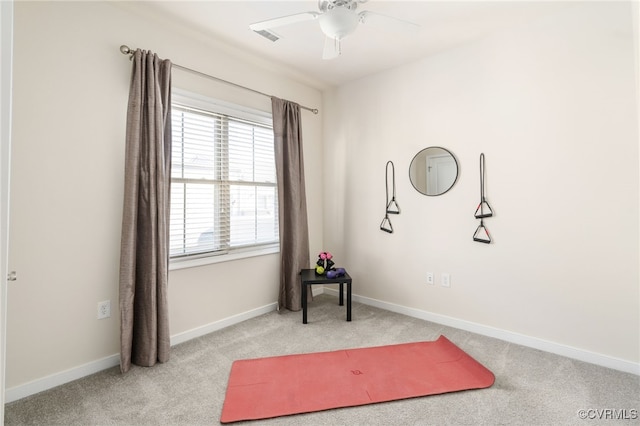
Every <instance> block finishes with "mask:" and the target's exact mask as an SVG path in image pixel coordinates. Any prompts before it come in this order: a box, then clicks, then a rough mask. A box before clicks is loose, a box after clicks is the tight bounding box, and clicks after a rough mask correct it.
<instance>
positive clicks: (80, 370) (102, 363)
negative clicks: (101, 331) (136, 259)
mask: <svg viewBox="0 0 640 426" xmlns="http://www.w3.org/2000/svg"><path fill="white" fill-rule="evenodd" d="M314 294H316V292H314ZM277 306H278V304H277V303H270V304H268V305H265V306H262V307H260V308H256V309H252V310H250V311H247V312H243V313H241V314H238V315H234V316H232V317H229V318H225V319H222V320H220V321H216V322H213V323H211V324H207V325H205V326H203V327H198V328H195V329H193V330H189V331H186V332H183V333H179V334H176V335H174V336H171V346H175V345H177V344H180V343H183V342H186V341H187V340H191V339H195V338H196V337H200V336H204V335H205V334H208V333H212V332H214V331H216V330H220V329H222V328H225V327H229V326H230V325H233V324H238V323H240V322H242V321H246V320H248V319H251V318H254V317H257V316H260V315H262V314H266V313H267V312H271V311H275V310H276V309H277ZM119 364H120V354H114V355H111V356H108V357H106V358H102V359H99V360H96V361H92V362H89V363H87V364H84V365H81V366H78V367H74V368H71V369H69V370H66V371H62V372H60V373H55V374H52V375H50V376H46V377H43V378H41V379H37V380H34V381H32V382H29V383H25V384H23V385H19V386H16V387H13V388H10V389H6V391H5V402H6V403H9V402H13V401H17V400H19V399H22V398H25V397H27V396H30V395H34V394H36V393H39V392H42V391H45V390H47V389H51V388H54V387H56V386H60V385H63V384H65V383H69V382H72V381H74V380H78V379H81V378H83V377H85V376H90V375H91V374H95V373H98V372H100V371H102V370H106V369H109V368H112V367H115V366H117V365H119Z"/></svg>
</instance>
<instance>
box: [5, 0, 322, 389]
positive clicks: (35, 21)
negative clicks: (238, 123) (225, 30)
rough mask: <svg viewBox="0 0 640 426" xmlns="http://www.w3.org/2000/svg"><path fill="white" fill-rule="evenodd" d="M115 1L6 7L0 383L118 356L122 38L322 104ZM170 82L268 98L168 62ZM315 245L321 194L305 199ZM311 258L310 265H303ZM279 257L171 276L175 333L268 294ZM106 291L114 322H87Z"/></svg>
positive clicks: (275, 72)
mask: <svg viewBox="0 0 640 426" xmlns="http://www.w3.org/2000/svg"><path fill="white" fill-rule="evenodd" d="M141 7H142V8H143V7H144V6H140V4H138V5H136V6H135V7H134V6H133V5H130V4H124V3H118V2H105V3H100V2H18V3H16V4H15V50H14V51H15V61H14V65H15V71H14V77H15V78H14V83H15V87H14V96H15V100H14V110H13V113H14V121H13V125H14V128H13V129H14V140H13V164H12V177H11V184H12V187H11V195H12V200H11V219H12V220H11V236H12V239H11V248H10V265H11V268H12V269H15V270H17V271H18V274H19V281H18V282H16V283H14V284H12V285H11V286H10V288H9V295H8V301H9V303H8V319H7V326H8V330H7V377H6V385H7V388H8V389H10V388H13V387H16V386H19V385H23V384H25V383H28V382H31V381H34V380H39V379H42V378H44V377H47V376H50V375H52V374H58V373H60V372H63V371H65V370H69V369H73V368H77V367H78V366H82V365H85V364H87V363H92V362H95V361H96V360H100V359H103V358H105V357H110V356H112V355H113V354H116V353H118V352H119V340H118V339H119V337H118V336H119V334H118V333H119V331H118V330H119V313H118V310H117V303H118V302H117V299H118V261H119V241H120V229H121V213H122V194H123V173H124V172H123V170H124V168H123V161H124V151H125V149H124V127H125V117H126V105H127V96H128V86H129V78H130V70H131V64H130V62H129V61H128V59H127V58H126V57H125V56H123V55H122V54H121V53H120V52H119V50H118V49H119V46H120V45H121V44H127V45H129V46H130V47H132V48H136V47H140V48H144V49H149V50H152V51H154V52H156V53H158V54H159V56H161V57H163V58H170V59H172V60H173V61H174V62H175V63H177V64H180V65H184V66H187V67H190V68H195V69H197V70H200V71H203V72H207V73H210V74H213V75H215V76H218V77H221V78H224V79H228V80H231V81H234V82H236V83H239V84H242V85H246V86H249V87H251V88H254V89H256V90H260V91H262V92H265V93H270V94H274V95H276V96H279V97H282V98H286V99H291V100H294V101H297V102H299V103H301V104H303V105H308V106H311V107H317V108H320V110H321V114H322V110H323V107H322V104H321V102H322V98H321V92H320V91H319V90H317V89H315V88H312V87H309V86H308V85H304V84H301V83H298V82H297V81H298V80H297V79H296V78H295V77H296V76H286V73H285V72H284V71H283V70H281V69H278V68H277V67H275V66H272V65H270V64H268V63H265V62H261V61H259V60H257V59H251V58H249V57H247V56H246V55H245V54H243V53H242V52H239V51H237V50H233V49H230V48H228V47H225V46H223V45H219V44H216V43H214V42H213V41H209V40H207V39H205V38H204V37H203V36H200V35H198V34H196V33H191V34H189V35H180V34H182V33H179V32H177V30H176V28H175V27H173V26H172V25H171V24H169V23H166V22H165V23H164V24H163V25H162V26H154V25H152V24H151V23H150V21H148V20H146V19H145V18H143V17H142V16H138V15H137V14H136V13H134V12H136V11H139V10H140V9H141ZM173 84H174V86H175V87H180V88H183V89H187V90H191V91H199V92H201V93H204V94H207V95H210V96H213V97H218V98H221V99H224V100H227V101H231V102H237V103H241V104H244V105H248V106H251V107H254V108H259V109H262V110H266V111H269V110H270V108H271V106H270V105H271V104H270V100H269V99H268V98H265V97H262V96H259V95H255V94H251V93H250V92H246V91H242V90H238V89H234V88H231V87H230V86H224V85H220V84H215V83H213V82H211V81H210V80H206V79H202V78H199V77H194V76H192V75H189V74H187V73H185V72H183V71H180V70H174V73H173ZM321 114H320V115H318V116H314V115H313V114H311V113H309V112H307V111H303V116H302V120H303V127H304V128H303V132H304V137H305V140H304V143H305V146H304V149H305V157H306V158H307V161H306V164H307V168H306V175H307V178H308V188H307V191H308V193H310V194H312V193H322V175H321V172H322V168H321V167H322V163H321V161H319V159H320V158H321V154H322V151H321V137H322V115H321ZM309 224H310V240H311V249H312V253H314V252H317V251H320V249H321V248H322V242H321V238H322V235H321V226H322V202H321V200H320V199H319V198H318V197H310V198H309ZM311 260H313V259H310V262H311ZM278 265H279V255H267V256H262V257H256V258H251V259H245V260H236V261H233V262H228V263H221V264H215V265H210V266H206V267H199V268H191V269H186V270H178V271H172V272H171V273H170V277H169V281H170V283H169V286H170V302H169V303H170V320H171V334H172V335H177V334H181V333H185V332H188V331H189V330H192V329H196V328H199V327H203V326H205V325H207V324H211V323H214V322H216V321H219V320H221V319H224V318H228V317H230V316H233V315H237V314H240V313H243V312H246V311H249V310H252V309H256V308H260V307H263V306H265V305H268V304H272V303H274V302H275V301H276V300H277V287H278ZM107 299H110V300H111V302H112V317H111V318H110V319H108V320H100V321H99V320H97V319H96V312H97V303H98V302H99V301H102V300H107Z"/></svg>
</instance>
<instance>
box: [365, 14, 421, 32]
mask: <svg viewBox="0 0 640 426" xmlns="http://www.w3.org/2000/svg"><path fill="white" fill-rule="evenodd" d="M358 18H359V19H360V23H362V24H367V25H374V26H376V27H379V28H383V29H390V30H394V31H405V32H406V31H409V32H418V30H420V25H418V24H414V23H413V22H409V21H405V20H403V19H398V18H394V17H393V16H387V15H382V14H380V13H375V12H370V11H368V10H364V11H362V12H360V13H358Z"/></svg>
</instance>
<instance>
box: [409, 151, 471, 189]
mask: <svg viewBox="0 0 640 426" xmlns="http://www.w3.org/2000/svg"><path fill="white" fill-rule="evenodd" d="M434 148H437V149H440V150H442V151H445V153H447V154H449V155H450V156H451V158H453V162H454V164H455V165H456V177H455V179H454V180H453V182H451V185H450V186H449V188H447V190H446V191H443V192H440V193H438V194H427V193H426V192H422V191H421V190H420V189H418V187H417V186H416V184H415V183H414V181H413V179H412V173H411V171H412V169H413V163H414V162H415V161H416V159H417V158H418V156H419V155H420V154H422V153H423V152H424V151H426V150H428V149H434ZM459 177H460V164H459V163H458V159H457V158H456V156H455V155H453V152H451V151H449V150H448V149H446V148H443V147H441V146H428V147H426V148H424V149H421V150H420V151H418V153H417V154H416V155H414V156H413V158H412V159H411V163H409V181H410V182H411V186H413V188H414V189H415V190H416V191H417V192H419V193H420V194H422V195H426V196H427V197H438V196H440V195H444V194H446V193H447V192H449V191H451V188H453V187H454V186H455V184H456V182H458V178H459Z"/></svg>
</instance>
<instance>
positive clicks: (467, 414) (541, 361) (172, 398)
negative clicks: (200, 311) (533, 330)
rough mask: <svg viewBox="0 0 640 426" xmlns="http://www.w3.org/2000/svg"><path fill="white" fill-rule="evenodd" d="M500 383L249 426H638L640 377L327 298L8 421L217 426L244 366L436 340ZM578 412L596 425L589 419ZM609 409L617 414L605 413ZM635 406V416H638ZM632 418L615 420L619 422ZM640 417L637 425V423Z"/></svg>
mask: <svg viewBox="0 0 640 426" xmlns="http://www.w3.org/2000/svg"><path fill="white" fill-rule="evenodd" d="M440 335H444V336H446V337H447V338H448V339H449V340H451V341H452V342H453V343H455V344H456V345H458V346H459V347H460V348H461V349H463V350H464V351H465V352H467V353H468V354H469V355H471V356H472V357H474V358H475V359H476V360H478V361H479V362H480V363H482V364H483V365H484V366H486V367H487V368H489V369H490V370H491V371H492V372H493V373H494V374H495V376H496V382H495V384H494V385H493V386H492V387H491V388H488V389H481V390H471V391H463V392H457V393H450V394H444V395H435V396H429V397H423V398H414V399H407V400H401V401H394V402H388V403H380V404H373V405H366V406H360V407H351V408H341V409H335V410H328V411H322V412H316V413H309V414H301V415H293V416H287V417H280V418H275V419H269V420H261V421H252V422H245V423H236V424H238V425H240V424H248V425H255V426H257V425H300V424H304V425H595V424H606V425H615V424H621V425H632V424H640V419H638V417H637V415H636V416H634V413H638V414H640V378H639V377H638V376H636V375H633V374H628V373H622V372H618V371H615V370H611V369H607V368H604V367H598V366H595V365H591V364H587V363H584V362H580V361H575V360H572V359H568V358H564V357H561V356H557V355H553V354H549V353H546V352H542V351H538V350H535V349H529V348H525V347H522V346H518V345H515V344H511V343H507V342H503V341H500V340H497V339H492V338H489V337H484V336H480V335H477V334H473V333H469V332H466V331H461V330H457V329H453V328H450V327H445V326H441V325H438V324H434V323H430V322H426V321H422V320H419V319H415V318H411V317H406V316H404V315H400V314H396V313H393V312H388V311H385V310H381V309H377V308H374V307H371V306H368V305H363V304H359V303H354V305H353V321H352V322H346V321H345V309H344V307H342V306H338V305H337V297H334V296H331V295H327V294H322V295H319V296H316V297H315V300H314V301H313V302H312V303H310V305H309V323H308V324H306V325H303V324H302V312H289V311H286V312H284V313H281V314H278V313H276V312H272V313H268V314H265V315H262V316H260V317H258V318H254V319H251V320H248V321H245V322H243V323H241V324H236V325H234V326H231V327H228V328H226V329H224V330H220V331H217V332H215V333H211V334H209V335H207V336H203V337H201V338H198V339H194V340H191V341H189V342H186V343H183V344H181V345H178V346H176V347H174V348H173V349H172V354H171V360H170V361H169V362H168V363H166V364H162V365H158V366H156V367H153V368H142V367H134V368H133V369H132V370H131V371H130V372H129V373H127V374H125V375H122V374H120V372H119V369H118V368H113V369H109V370H106V371H103V372H100V373H98V374H95V375H92V376H90V377H86V378H83V379H81V380H77V381H75V382H72V383H68V384H66V385H63V386H60V387H58V388H55V389H51V390H48V391H46V392H42V393H40V394H37V395H33V396H30V397H27V398H24V399H22V400H19V401H15V402H13V403H10V404H7V405H6V406H5V425H216V424H219V419H220V412H221V409H222V403H223V401H224V396H225V390H226V385H227V379H228V376H229V371H230V367H231V363H232V362H233V361H234V360H236V359H244V358H258V357H265V356H275V355H285V354H294V353H307V352H316V351H329V350H337V349H345V348H357V347H367V346H378V345H386V344H394V343H405V342H417V341H425V340H435V339H436V338H438V336H440ZM580 410H591V411H587V414H588V415H589V416H590V417H592V418H591V419H586V420H583V419H581V418H580V416H579V411H580ZM607 410H609V411H607ZM634 410H635V411H634ZM617 416H621V417H626V419H624V418H622V419H617V420H616V419H612V417H617ZM632 417H635V418H632Z"/></svg>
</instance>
